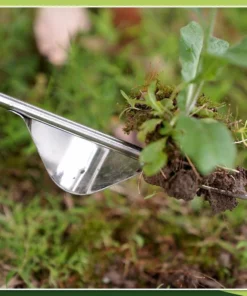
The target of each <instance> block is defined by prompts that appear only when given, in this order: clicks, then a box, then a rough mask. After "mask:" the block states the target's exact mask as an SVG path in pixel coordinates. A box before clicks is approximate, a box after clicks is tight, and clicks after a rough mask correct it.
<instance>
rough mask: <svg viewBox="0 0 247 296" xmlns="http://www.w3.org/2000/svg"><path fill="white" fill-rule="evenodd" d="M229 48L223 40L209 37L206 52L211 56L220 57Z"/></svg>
mask: <svg viewBox="0 0 247 296" xmlns="http://www.w3.org/2000/svg"><path fill="white" fill-rule="evenodd" d="M228 48H229V43H228V42H227V41H225V40H222V39H219V38H216V37H213V36H211V37H210V39H209V43H208V48H207V52H208V53H209V54H211V55H222V54H224V53H225V52H226V51H227V50H228Z"/></svg>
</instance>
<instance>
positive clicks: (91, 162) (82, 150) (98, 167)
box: [0, 93, 247, 199]
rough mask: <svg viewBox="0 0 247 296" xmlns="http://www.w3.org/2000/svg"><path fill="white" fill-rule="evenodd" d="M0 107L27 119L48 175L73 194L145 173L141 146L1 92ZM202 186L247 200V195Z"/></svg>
mask: <svg viewBox="0 0 247 296" xmlns="http://www.w3.org/2000/svg"><path fill="white" fill-rule="evenodd" d="M0 106H1V107H3V108H5V109H8V110H9V111H11V112H13V113H15V114H17V115H19V116H20V117H21V118H22V119H23V120H24V122H25V123H26V125H27V128H28V130H29V132H30V134H31V136H32V138H33V141H34V143H35V145H36V147H37V150H38V152H39V154H40V157H41V159H42V161H43V163H44V165H45V167H46V170H47V172H48V174H49V175H50V177H51V178H52V180H53V181H54V182H55V183H56V184H57V185H58V186H59V187H61V188H62V189H63V190H65V191H67V192H69V193H72V194H77V195H86V194H91V193H94V192H97V191H100V190H103V189H105V188H107V187H109V186H111V185H114V184H116V183H118V182H121V181H124V180H127V179H129V178H131V177H132V176H134V175H136V174H138V173H139V172H140V171H141V165H140V164H139V161H138V158H139V154H140V151H141V148H140V147H137V146H134V145H132V144H129V143H127V142H124V141H121V140H118V139H116V138H113V137H111V136H109V135H106V134H103V133H101V132H99V131H96V130H93V129H91V128H88V127H86V126H83V125H81V124H78V123H76V122H73V121H71V120H68V119H66V118H63V117H61V116H58V115H55V114H53V113H51V112H48V111H45V110H42V109H40V108H37V107H35V106H32V105H30V104H27V103H25V102H22V101H20V100H17V99H14V98H12V97H9V96H7V95H4V94H1V93H0ZM201 187H202V188H203V189H206V190H212V191H216V192H219V193H222V194H225V195H228V196H233V197H237V198H241V199H247V196H246V195H242V196H239V195H234V194H232V193H230V192H229V193H228V192H226V191H224V190H220V189H217V188H212V187H208V186H206V185H202V186H201Z"/></svg>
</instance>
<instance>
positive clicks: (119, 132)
mask: <svg viewBox="0 0 247 296" xmlns="http://www.w3.org/2000/svg"><path fill="white" fill-rule="evenodd" d="M123 128H124V125H123V124H120V125H118V126H117V127H116V128H114V130H113V135H114V136H115V137H116V138H118V139H120V140H122V141H126V142H128V143H131V144H134V145H136V146H139V147H143V144H142V143H140V142H139V141H138V139H137V133H136V132H130V133H129V134H126V133H125V132H124V131H123Z"/></svg>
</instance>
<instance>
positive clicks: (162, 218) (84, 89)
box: [0, 8, 247, 288]
mask: <svg viewBox="0 0 247 296" xmlns="http://www.w3.org/2000/svg"><path fill="white" fill-rule="evenodd" d="M87 12H88V14H89V18H90V21H91V29H90V30H89V31H88V32H84V33H79V34H77V36H76V37H75V38H74V39H73V40H72V41H71V45H70V48H69V51H68V60H67V62H66V63H65V64H64V65H62V66H56V65H53V64H52V63H50V62H49V61H48V60H47V59H46V58H45V57H44V56H42V55H41V54H40V53H39V50H38V48H37V45H36V42H35V35H34V22H35V18H36V15H37V10H35V9H25V8H12V9H9V8H1V9H0V40H1V43H0V92H3V93H6V94H8V95H11V96H14V97H17V98H19V99H21V100H24V101H27V102H30V103H32V104H34V105H37V106H40V107H42V108H44V109H47V110H50V111H52V112H55V113H57V114H59V115H62V116H65V117H67V118H70V119H72V120H75V121H78V122H80V123H82V124H85V125H87V126H90V127H93V128H96V129H99V130H100V131H103V132H106V133H109V134H110V133H113V127H114V126H116V125H118V124H120V120H119V114H120V113H121V111H122V110H123V108H124V104H125V102H124V101H123V99H122V97H121V95H120V90H121V89H123V90H124V91H125V92H126V93H128V92H130V91H131V90H132V89H133V88H136V87H138V86H140V85H142V84H144V83H145V81H146V80H147V79H148V77H149V76H150V75H151V76H152V75H154V74H156V73H157V74H159V78H160V79H161V80H162V81H163V82H164V83H166V84H169V85H175V84H178V83H179V82H180V66H179V61H178V38H179V30H180V28H181V27H182V26H184V25H186V24H187V23H188V22H189V21H190V20H192V19H193V20H197V21H200V20H201V17H198V11H197V10H196V9H182V8H181V9H178V8H177V9H171V8H169V9H168V8H157V9H140V10H138V11H135V12H133V11H132V12H131V13H132V14H128V13H127V14H126V13H125V14H123V17H122V22H123V23H124V24H125V25H126V24H127V26H125V27H124V28H122V27H121V23H120V25H119V24H118V25H116V22H115V23H114V14H115V17H116V11H114V10H112V9H88V11H87ZM200 13H202V14H203V15H205V19H207V9H205V11H204V10H203V11H201V12H200ZM246 13H247V10H246V9H244V8H238V9H237V8H231V9H218V16H217V21H216V27H215V36H217V37H219V38H223V39H225V40H228V41H229V42H230V43H231V44H232V43H234V42H237V41H238V40H240V39H241V38H242V37H243V36H244V35H245V34H246V30H247V17H246V16H247V14H246ZM135 14H136V15H138V17H137V16H136V19H138V22H137V21H134V22H133V19H132V20H131V17H129V19H128V17H127V16H128V15H132V17H133V18H135V16H133V15H135ZM126 15H127V16H126ZM117 16H118V18H120V17H121V12H119V11H118V14H117ZM126 20H127V21H126ZM246 74H247V73H246V70H244V69H241V68H237V67H229V68H227V69H225V71H223V72H222V73H221V76H220V77H219V81H217V82H214V83H211V84H207V85H206V86H205V88H204V89H203V91H204V92H205V94H207V95H208V96H210V98H211V99H212V100H215V101H227V102H230V103H231V104H232V110H233V112H234V113H235V114H238V115H239V116H240V117H241V118H243V119H247V116H246V114H247V113H246V111H247V104H246V99H247V84H246V77H247V76H246ZM0 126H1V128H0V174H1V182H0V287H6V285H7V286H8V287H12V288H18V287H20V288H22V287H43V288H45V287H56V288H67V287H73V288H76V287H80V288H89V287H91V288H102V287H119V288H149V287H152V288H156V287H161V288H187V287H190V288H196V287H197V288H203V287H206V288H221V287H223V286H224V287H227V288H230V287H238V288H240V287H245V288H246V287H247V284H246V283H247V271H246V270H247V268H246V267H247V243H246V239H247V226H246V222H247V218H246V210H247V203H246V202H240V204H239V206H238V208H237V209H236V210H234V211H233V212H227V213H224V214H221V215H217V216H213V215H212V213H211V210H210V209H209V207H208V204H207V203H206V202H204V201H203V200H201V199H200V198H196V199H194V200H193V201H192V202H190V203H186V202H184V201H177V200H174V199H170V198H167V197H165V196H164V194H163V193H162V192H158V193H157V195H156V196H154V197H152V198H150V199H145V196H147V195H149V194H150V193H152V192H153V191H154V190H157V189H154V187H151V186H147V185H146V184H144V182H141V185H140V189H141V194H138V185H137V183H138V180H130V181H128V182H125V183H124V184H120V185H119V186H117V187H116V188H115V189H114V190H113V189H108V190H105V191H104V192H100V193H97V194H94V195H92V196H87V197H73V196H71V195H70V194H67V193H65V192H62V191H61V190H60V189H58V188H57V187H56V185H54V184H53V183H52V182H51V181H50V179H49V177H48V175H47V173H46V171H45V169H44V167H43V165H42V163H41V160H40V159H39V156H38V154H37V152H36V149H35V147H34V145H33V143H32V141H31V138H30V136H29V134H28V131H27V129H26V127H25V125H24V123H23V122H22V121H21V119H20V118H18V117H17V116H15V115H13V114H11V113H9V112H6V111H5V110H0ZM244 156H245V155H243V157H244Z"/></svg>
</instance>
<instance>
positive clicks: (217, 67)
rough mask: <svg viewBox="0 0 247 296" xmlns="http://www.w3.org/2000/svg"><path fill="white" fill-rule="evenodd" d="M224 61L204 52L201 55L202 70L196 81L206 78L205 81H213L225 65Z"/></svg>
mask: <svg viewBox="0 0 247 296" xmlns="http://www.w3.org/2000/svg"><path fill="white" fill-rule="evenodd" d="M226 63H227V62H226V61H225V60H224V59H223V58H221V57H219V56H213V55H209V54H206V55H204V57H203V72H201V73H200V74H199V75H198V77H197V78H196V81H199V80H206V81H214V80H216V79H217V77H218V75H219V74H220V72H221V70H222V69H223V66H225V65H226Z"/></svg>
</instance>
